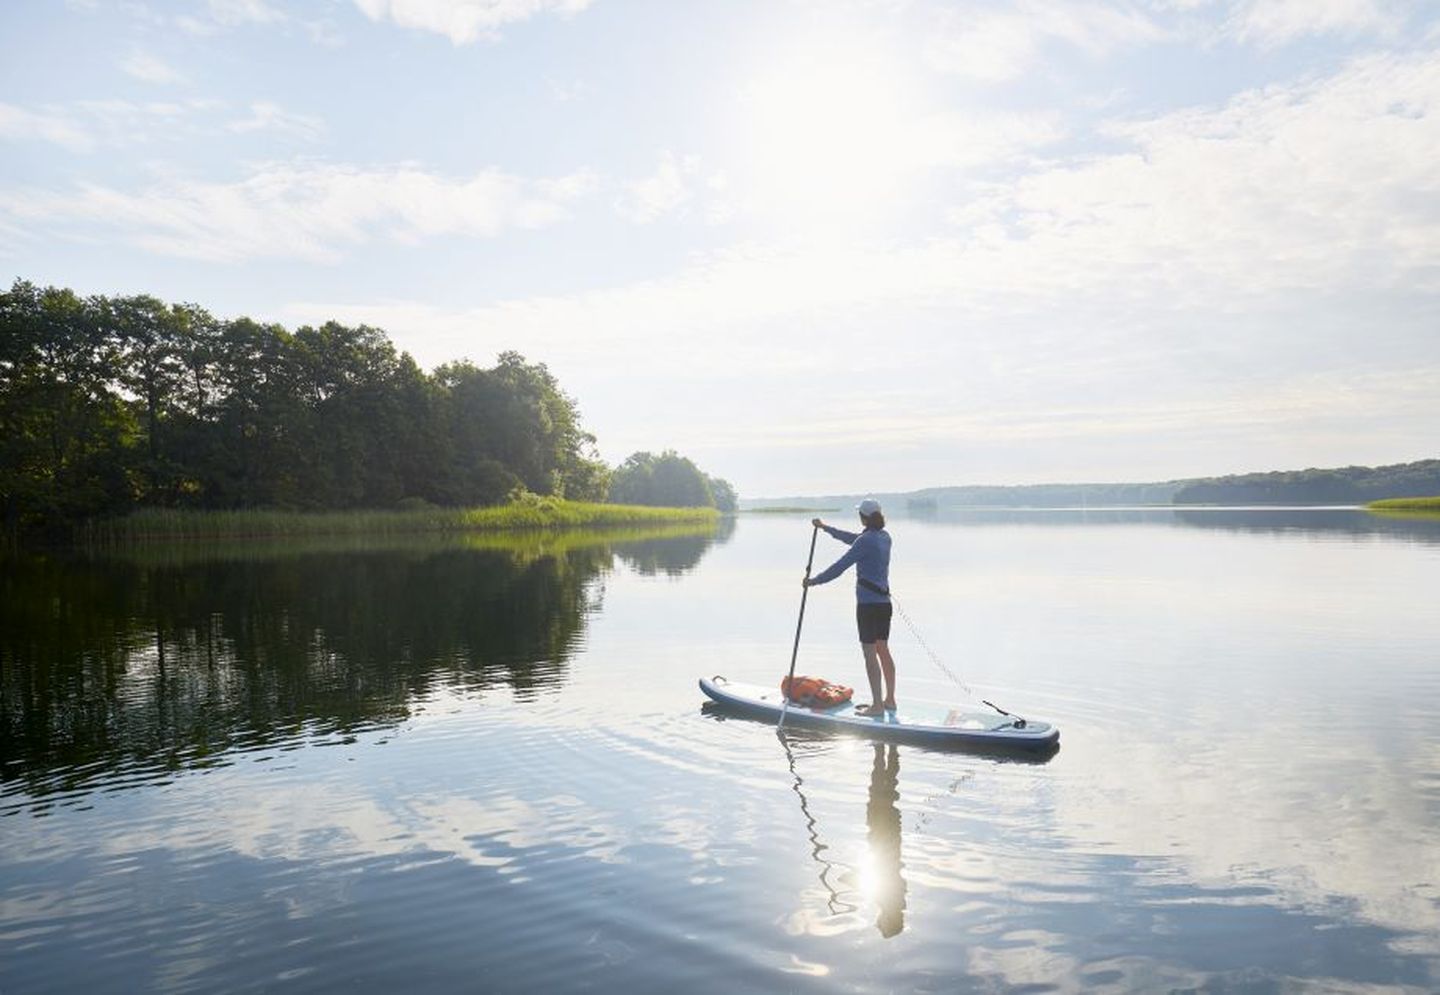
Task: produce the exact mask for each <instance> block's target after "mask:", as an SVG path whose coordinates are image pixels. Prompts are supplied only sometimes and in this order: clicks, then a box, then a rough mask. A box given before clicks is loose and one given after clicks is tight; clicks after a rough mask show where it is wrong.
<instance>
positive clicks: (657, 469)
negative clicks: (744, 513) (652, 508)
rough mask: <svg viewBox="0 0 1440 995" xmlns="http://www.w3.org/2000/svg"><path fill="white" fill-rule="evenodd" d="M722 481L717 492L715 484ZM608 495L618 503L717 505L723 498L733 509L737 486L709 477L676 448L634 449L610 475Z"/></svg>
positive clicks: (711, 506) (676, 506) (696, 506)
mask: <svg viewBox="0 0 1440 995" xmlns="http://www.w3.org/2000/svg"><path fill="white" fill-rule="evenodd" d="M716 484H718V485H720V493H719V494H718V495H717V493H716V491H715V487H714V485H716ZM609 499H610V500H611V501H613V502H615V503H616V504H643V505H659V506H663V507H670V508H715V507H720V505H721V503H722V502H724V503H726V504H728V505H729V506H730V507H729V508H728V509H727V508H722V509H721V510H731V511H733V510H734V505H735V490H734V488H733V487H731V486H730V484H729V483H727V482H726V481H723V480H717V479H714V478H710V477H707V476H706V475H705V474H704V473H702V472H701V471H700V468H699V467H697V466H696V465H695V464H694V463H692V462H691V461H690V460H688V459H686V458H685V457H684V456H681V455H680V454H679V453H677V452H675V451H674V450H673V449H667V450H666V451H665V452H663V453H661V454H660V455H659V456H656V455H655V454H653V453H648V452H638V453H634V454H633V455H631V456H630V458H629V459H627V460H626V461H625V462H624V463H622V464H621V465H620V466H619V467H618V468H617V469H616V470H615V473H614V475H613V476H612V477H611V479H610V495H609Z"/></svg>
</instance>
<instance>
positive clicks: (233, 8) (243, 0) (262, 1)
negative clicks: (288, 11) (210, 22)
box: [205, 0, 286, 26]
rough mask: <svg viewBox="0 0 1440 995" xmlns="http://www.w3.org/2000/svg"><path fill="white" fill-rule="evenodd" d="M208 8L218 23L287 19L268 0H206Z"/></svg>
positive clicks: (234, 23)
mask: <svg viewBox="0 0 1440 995" xmlns="http://www.w3.org/2000/svg"><path fill="white" fill-rule="evenodd" d="M205 7H206V10H207V11H208V12H209V14H210V17H211V18H212V19H214V20H215V22H216V23H218V24H224V25H227V26H235V25H240V24H279V23H281V22H282V21H284V20H285V19H286V16H285V13H284V12H283V11H280V10H277V9H276V8H275V7H273V6H272V5H271V4H269V3H267V2H266V0H206V4H205Z"/></svg>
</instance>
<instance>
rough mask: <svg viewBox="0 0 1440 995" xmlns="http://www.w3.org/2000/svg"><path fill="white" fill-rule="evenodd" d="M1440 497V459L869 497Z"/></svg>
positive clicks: (812, 500) (963, 501)
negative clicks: (1172, 478)
mask: <svg viewBox="0 0 1440 995" xmlns="http://www.w3.org/2000/svg"><path fill="white" fill-rule="evenodd" d="M1431 495H1440V459H1433V460H1421V461H1419V462H1416V463H1396V464H1392V465H1390V466H1377V467H1365V466H1347V467H1340V468H1337V469H1329V470H1322V469H1313V468H1312V469H1308V470H1278V471H1274V472H1269V473H1243V474H1234V475H1231V476H1226V477H1195V478H1190V479H1186V480H1166V481H1157V482H1152V483H1141V484H1028V485H1016V486H1003V485H986V486H980V485H976V486H964V487H927V488H924V489H923V490H918V491H906V492H897V493H888V494H874V495H868V496H872V497H875V498H878V499H879V500H880V502H881V504H882V505H885V506H886V507H887V508H889V509H893V510H894V511H900V510H910V511H914V512H918V513H925V512H928V511H934V510H939V509H942V508H977V507H981V508H984V507H989V508H1083V507H1116V506H1135V505H1171V504H1176V505H1187V504H1219V505H1256V504H1294V505H1307V504H1308V505H1324V504H1364V503H1365V502H1367V501H1375V500H1379V499H1380V498H1389V497H1421V496H1431ZM866 496H867V495H864V494H830V495H818V496H809V497H785V498H748V499H744V500H742V501H741V502H740V507H741V508H742V509H758V508H779V507H783V508H811V509H821V508H827V509H828V508H838V509H843V510H847V511H848V510H849V509H850V508H852V507H854V505H855V504H856V503H857V502H858V501H859V500H860V499H861V498H862V497H866Z"/></svg>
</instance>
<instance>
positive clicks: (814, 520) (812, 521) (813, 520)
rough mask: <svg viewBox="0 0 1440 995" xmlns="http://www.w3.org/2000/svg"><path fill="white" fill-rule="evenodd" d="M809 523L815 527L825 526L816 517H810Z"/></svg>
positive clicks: (821, 527)
mask: <svg viewBox="0 0 1440 995" xmlns="http://www.w3.org/2000/svg"><path fill="white" fill-rule="evenodd" d="M810 524H811V525H813V526H815V527H816V528H817V529H823V528H824V527H825V523H824V522H822V521H820V519H818V518H812V519H810Z"/></svg>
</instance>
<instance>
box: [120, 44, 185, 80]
mask: <svg viewBox="0 0 1440 995" xmlns="http://www.w3.org/2000/svg"><path fill="white" fill-rule="evenodd" d="M119 65H120V69H121V70H122V71H123V72H125V73H126V74H127V75H129V76H133V77H135V78H136V79H139V80H144V81H145V82H147V83H161V84H169V83H179V82H182V81H183V80H184V77H183V76H181V75H180V73H179V72H178V71H177V70H175V69H174V68H172V67H171V66H169V65H167V64H166V63H164V62H162V61H161V60H160V59H157V58H156V57H155V56H153V55H150V54H149V53H146V52H141V51H138V50H137V51H134V52H131V53H130V54H129V55H127V56H126V57H125V58H123V59H121V60H120V63H119Z"/></svg>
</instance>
